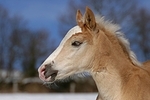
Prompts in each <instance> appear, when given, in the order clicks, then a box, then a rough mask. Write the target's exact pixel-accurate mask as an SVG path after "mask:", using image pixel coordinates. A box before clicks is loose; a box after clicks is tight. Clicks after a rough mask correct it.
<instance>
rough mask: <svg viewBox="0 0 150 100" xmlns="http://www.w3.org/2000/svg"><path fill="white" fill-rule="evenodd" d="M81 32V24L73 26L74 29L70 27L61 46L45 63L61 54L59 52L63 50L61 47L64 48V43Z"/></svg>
mask: <svg viewBox="0 0 150 100" xmlns="http://www.w3.org/2000/svg"><path fill="white" fill-rule="evenodd" d="M79 32H81V28H80V27H79V26H75V27H73V28H72V29H70V30H69V31H68V33H67V34H66V35H65V37H64V38H63V40H62V41H61V43H60V44H59V46H58V47H57V49H56V50H55V51H54V52H53V53H52V54H51V55H50V56H49V57H48V58H47V59H46V60H45V61H44V63H43V64H42V65H44V64H48V63H50V62H51V61H53V60H54V59H55V58H56V56H57V55H58V54H59V52H60V51H61V49H62V48H63V46H64V43H65V42H66V41H67V40H68V39H69V38H70V37H71V36H72V35H73V34H75V33H79Z"/></svg>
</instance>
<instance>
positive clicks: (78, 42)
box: [71, 41, 82, 47]
mask: <svg viewBox="0 0 150 100" xmlns="http://www.w3.org/2000/svg"><path fill="white" fill-rule="evenodd" d="M81 44H82V42H80V41H74V42H73V43H72V44H71V45H72V46H75V47H78V46H80V45H81Z"/></svg>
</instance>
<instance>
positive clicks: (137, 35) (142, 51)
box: [59, 0, 150, 61]
mask: <svg viewBox="0 0 150 100" xmlns="http://www.w3.org/2000/svg"><path fill="white" fill-rule="evenodd" d="M143 2H144V1H143ZM86 6H89V7H90V8H91V9H92V10H93V11H94V13H95V14H99V15H101V16H104V17H105V19H106V20H110V21H112V22H113V23H114V24H119V25H120V26H121V28H122V30H121V31H123V33H125V35H126V36H127V38H128V39H129V41H130V44H131V48H132V50H133V51H135V53H136V54H137V56H138V59H139V60H140V61H145V60H148V59H150V42H149V40H150V11H149V10H148V9H146V8H141V7H139V6H138V3H137V0H78V2H76V1H70V2H69V3H68V9H69V11H67V13H64V14H62V15H61V16H60V18H59V20H60V23H59V27H60V28H59V29H60V35H61V36H62V37H63V36H64V34H65V33H66V32H67V30H69V29H70V28H71V27H73V26H75V25H76V20H75V17H76V11H77V10H78V9H80V10H81V11H82V12H84V10H85V7H86Z"/></svg>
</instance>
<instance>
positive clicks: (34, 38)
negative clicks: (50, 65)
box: [0, 5, 53, 77]
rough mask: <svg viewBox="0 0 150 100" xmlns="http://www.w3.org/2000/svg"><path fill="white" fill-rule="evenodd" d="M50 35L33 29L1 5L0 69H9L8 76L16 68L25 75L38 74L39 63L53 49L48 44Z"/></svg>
mask: <svg viewBox="0 0 150 100" xmlns="http://www.w3.org/2000/svg"><path fill="white" fill-rule="evenodd" d="M49 35H50V34H49V33H48V32H47V31H46V30H42V29H41V30H37V31H31V30H30V29H29V28H28V27H27V22H26V21H25V20H24V19H23V18H22V17H20V16H10V14H9V12H8V11H7V10H6V9H5V8H4V7H3V6H1V5H0V70H2V69H4V70H7V71H8V73H7V76H8V77H10V75H11V72H12V71H13V70H16V69H20V70H21V71H22V72H23V74H24V77H35V76H37V74H38V73H37V65H38V66H39V65H40V63H42V61H44V59H46V57H47V55H48V53H49V52H50V51H51V50H52V49H53V48H52V47H53V44H52V45H51V46H50V45H48V44H49V43H48V42H50V41H51V38H50V36H49ZM50 47H51V48H50ZM0 74H1V73H0Z"/></svg>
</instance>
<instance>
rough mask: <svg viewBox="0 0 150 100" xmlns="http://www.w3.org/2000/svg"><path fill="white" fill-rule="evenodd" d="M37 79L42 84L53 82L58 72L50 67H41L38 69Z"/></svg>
mask: <svg viewBox="0 0 150 100" xmlns="http://www.w3.org/2000/svg"><path fill="white" fill-rule="evenodd" d="M38 72H39V78H40V79H41V80H42V81H44V82H53V81H55V78H56V76H57V74H58V70H54V69H53V68H52V67H51V66H41V67H40V68H39V69H38Z"/></svg>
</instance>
